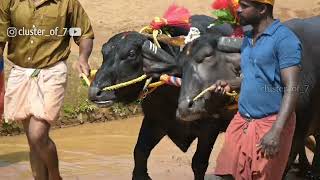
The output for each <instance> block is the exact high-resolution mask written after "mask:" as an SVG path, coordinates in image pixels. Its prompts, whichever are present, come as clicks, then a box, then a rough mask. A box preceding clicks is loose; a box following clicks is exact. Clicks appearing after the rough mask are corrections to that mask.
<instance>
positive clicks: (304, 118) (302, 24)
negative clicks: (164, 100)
mask: <svg viewBox="0 0 320 180" xmlns="http://www.w3.org/2000/svg"><path fill="white" fill-rule="evenodd" d="M285 25H286V26H287V27H289V28H290V29H291V30H293V31H294V32H295V34H296V35H297V36H298V37H299V39H300V40H301V42H302V45H303V58H302V67H303V70H302V74H301V77H302V80H301V82H300V85H299V91H300V92H301V93H300V94H299V100H298V104H297V107H296V114H297V124H296V130H295V135H294V140H293V144H292V151H291V155H290V158H289V162H288V163H291V162H292V161H293V160H294V159H295V157H296V155H297V153H298V152H299V156H300V157H299V162H300V163H301V164H302V165H303V166H302V167H303V168H304V169H306V168H307V167H308V166H307V165H308V160H307V158H306V155H305V149H304V144H305V139H306V137H307V136H309V135H314V136H315V138H316V141H317V142H318V143H317V146H316V149H315V156H314V159H313V163H312V165H313V168H312V171H313V173H315V174H316V175H319V170H320V169H319V168H320V161H319V160H320V159H319V155H320V154H319V153H320V143H319V142H320V139H319V132H320V131H319V128H320V119H319V118H320V111H319V110H318V109H317V108H318V107H319V106H320V104H319V103H320V95H319V92H320V91H319V90H320V81H319V80H320V71H319V68H320V61H319V59H320V41H319V39H320V17H313V18H309V19H293V20H290V21H287V22H285ZM218 39H219V37H217V36H216V35H209V34H207V35H204V36H202V37H200V38H199V39H197V40H195V41H194V42H192V43H190V44H188V45H187V46H186V47H185V48H184V50H183V52H182V53H181V54H180V56H179V62H180V64H181V68H182V74H183V79H182V87H181V88H182V89H181V91H180V98H179V107H178V110H177V116H178V118H180V119H182V120H185V121H191V122H192V121H195V120H199V119H201V118H207V117H210V116H212V114H219V111H220V109H221V108H222V107H224V105H225V104H226V103H228V102H229V99H230V97H227V96H222V95H220V94H212V96H209V95H208V94H207V95H205V96H204V98H202V99H200V100H198V101H192V99H193V98H194V97H195V96H196V95H197V94H199V93H200V92H201V91H202V90H204V89H205V88H207V87H209V86H210V85H211V84H213V83H215V82H216V81H217V80H219V79H224V80H230V79H234V78H236V77H237V76H238V75H239V70H238V69H239V62H240V56H239V54H238V53H226V52H223V51H221V50H219V49H218V48H217V43H218ZM181 62H182V63H181Z"/></svg>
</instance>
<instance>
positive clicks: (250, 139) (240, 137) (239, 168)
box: [214, 113, 296, 180]
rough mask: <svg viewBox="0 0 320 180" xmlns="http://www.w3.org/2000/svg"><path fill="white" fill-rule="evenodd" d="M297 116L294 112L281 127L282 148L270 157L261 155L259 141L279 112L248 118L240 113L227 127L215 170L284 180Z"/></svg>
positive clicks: (242, 177)
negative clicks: (248, 120)
mask: <svg viewBox="0 0 320 180" xmlns="http://www.w3.org/2000/svg"><path fill="white" fill-rule="evenodd" d="M295 118H296V117H295V114H293V115H292V116H291V119H289V120H288V122H287V124H286V126H285V128H284V129H283V131H282V134H281V139H280V152H279V153H278V154H277V155H276V156H275V157H274V158H273V159H271V160H268V159H266V158H262V156H261V153H258V149H257V147H256V145H257V144H258V143H259V142H260V140H261V138H262V137H263V136H264V135H265V134H266V133H267V132H268V131H269V130H270V129H271V127H272V124H273V123H274V122H275V121H276V115H272V116H269V117H266V118H263V119H259V120H254V121H252V122H247V121H246V120H245V119H243V118H242V117H241V116H240V114H239V113H237V114H236V115H235V117H234V118H233V120H232V121H231V123H230V125H229V126H228V128H227V131H226V134H225V142H224V146H223V148H222V150H221V152H220V154H219V155H218V158H217V167H216V169H215V173H214V174H216V175H228V174H229V175H232V176H233V177H234V178H235V179H236V180H281V178H282V175H283V172H284V170H285V168H286V165H287V161H288V157H289V153H290V150H291V144H292V138H293V134H294V129H295V122H296V120H295Z"/></svg>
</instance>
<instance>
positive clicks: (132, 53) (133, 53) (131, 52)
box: [128, 50, 136, 58]
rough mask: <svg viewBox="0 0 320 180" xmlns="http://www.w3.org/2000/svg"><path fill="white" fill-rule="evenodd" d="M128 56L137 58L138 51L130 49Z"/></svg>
mask: <svg viewBox="0 0 320 180" xmlns="http://www.w3.org/2000/svg"><path fill="white" fill-rule="evenodd" d="M128 57H130V58H135V57H136V52H135V50H130V51H129V54H128Z"/></svg>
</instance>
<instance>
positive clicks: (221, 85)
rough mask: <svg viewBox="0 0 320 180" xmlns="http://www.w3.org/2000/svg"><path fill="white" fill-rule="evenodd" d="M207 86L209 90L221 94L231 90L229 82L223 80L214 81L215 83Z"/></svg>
mask: <svg viewBox="0 0 320 180" xmlns="http://www.w3.org/2000/svg"><path fill="white" fill-rule="evenodd" d="M209 88H210V91H211V92H215V93H217V92H220V93H221V94H225V93H227V92H230V91H231V87H230V85H229V83H228V82H227V81H224V80H218V81H216V83H214V84H213V85H211V86H210V87H209Z"/></svg>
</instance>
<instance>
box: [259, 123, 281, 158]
mask: <svg viewBox="0 0 320 180" xmlns="http://www.w3.org/2000/svg"><path fill="white" fill-rule="evenodd" d="M280 134H281V131H278V130H275V129H274V128H271V129H270V130H269V132H267V133H266V134H265V135H264V136H263V138H262V139H261V141H260V143H259V144H257V148H258V153H259V152H261V154H262V157H265V158H267V159H272V158H273V157H274V156H275V155H277V153H278V152H279V150H280Z"/></svg>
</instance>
